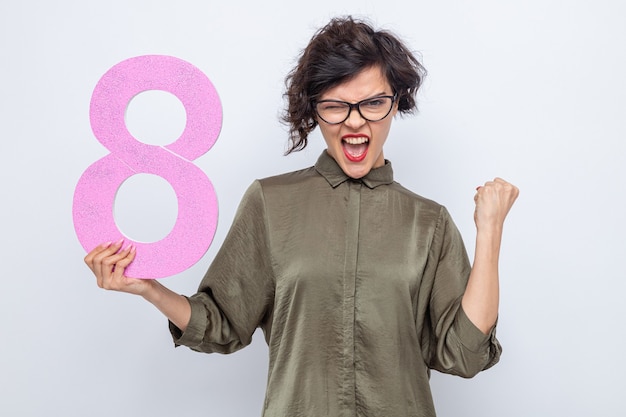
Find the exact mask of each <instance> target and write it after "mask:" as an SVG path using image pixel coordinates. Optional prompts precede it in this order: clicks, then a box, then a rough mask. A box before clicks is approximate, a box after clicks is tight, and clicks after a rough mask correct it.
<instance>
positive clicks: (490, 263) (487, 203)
mask: <svg viewBox="0 0 626 417" xmlns="http://www.w3.org/2000/svg"><path fill="white" fill-rule="evenodd" d="M518 194H519V190H518V189H517V188H516V187H515V186H513V185H512V184H509V183H507V182H506V181H504V180H502V179H500V178H496V179H494V180H493V181H489V182H487V183H485V185H484V186H481V187H478V188H477V193H476V196H475V197H474V201H475V202H476V210H475V211H474V222H475V223H476V250H475V253H474V264H473V267H472V271H471V273H470V276H469V281H468V283H467V288H466V290H465V294H464V295H463V300H462V306H463V310H464V311H465V314H466V315H467V317H468V318H469V319H470V320H471V322H472V323H474V325H475V326H476V327H478V328H479V329H480V330H481V331H482V332H483V333H485V334H488V333H489V331H490V330H491V328H492V327H493V326H494V324H495V323H496V319H497V317H498V304H499V292H500V291H499V278H498V258H499V255H500V243H501V240H502V228H503V225H504V220H505V218H506V216H507V214H508V212H509V210H510V209H511V206H512V205H513V203H514V202H515V199H516V198H517V196H518Z"/></svg>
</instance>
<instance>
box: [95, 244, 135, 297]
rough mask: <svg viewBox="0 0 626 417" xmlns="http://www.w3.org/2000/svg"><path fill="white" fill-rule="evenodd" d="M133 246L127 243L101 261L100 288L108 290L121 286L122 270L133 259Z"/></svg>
mask: <svg viewBox="0 0 626 417" xmlns="http://www.w3.org/2000/svg"><path fill="white" fill-rule="evenodd" d="M133 248H134V246H133V245H132V244H130V243H129V244H128V245H127V246H125V247H124V248H123V249H122V250H120V251H119V252H118V253H116V254H115V255H113V256H110V257H108V258H107V259H105V260H104V261H103V274H102V288H105V289H109V290H111V289H113V290H117V289H120V288H121V286H122V282H121V281H122V278H123V277H124V270H125V268H126V267H127V266H128V264H130V262H132V260H133V259H134V250H133Z"/></svg>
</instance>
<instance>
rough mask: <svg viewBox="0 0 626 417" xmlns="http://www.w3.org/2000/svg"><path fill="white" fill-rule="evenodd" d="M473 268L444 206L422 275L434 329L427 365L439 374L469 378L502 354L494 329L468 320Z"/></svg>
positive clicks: (430, 339) (430, 334)
mask: <svg viewBox="0 0 626 417" xmlns="http://www.w3.org/2000/svg"><path fill="white" fill-rule="evenodd" d="M470 271H471V266H470V263H469V259H468V257H467V252H466V250H465V246H464V244H463V240H462V238H461V235H460V233H459V231H458V229H457V228H456V226H455V225H454V223H453V221H452V219H451V217H450V215H449V213H448V211H447V210H446V209H445V208H444V207H442V208H441V211H440V214H439V219H438V223H437V227H436V228H435V232H434V236H433V242H432V245H431V247H430V253H429V257H428V261H427V265H426V271H425V274H424V278H425V281H427V282H430V284H429V285H430V286H431V290H430V293H429V309H428V314H429V317H430V327H429V329H428V331H426V332H425V335H426V337H427V338H428V339H429V340H424V341H423V343H425V344H426V345H427V346H428V347H429V349H428V355H429V358H428V360H429V366H430V367H431V368H432V369H436V370H438V371H440V372H444V373H449V374H454V375H459V376H462V377H465V378H470V377H472V376H474V375H476V374H477V373H478V372H480V371H482V370H485V369H487V368H490V367H491V366H493V365H495V364H496V363H497V362H498V360H499V358H500V354H501V352H502V348H501V346H500V344H499V342H498V340H497V339H496V330H495V325H494V327H493V328H492V329H491V331H490V333H489V334H484V333H483V332H481V331H480V329H478V328H477V327H476V326H475V325H474V324H473V323H472V322H471V321H470V319H469V318H468V317H467V315H466V314H465V312H464V311H463V308H462V306H461V300H462V298H463V293H464V292H465V287H466V286H467V281H468V279H469V274H470Z"/></svg>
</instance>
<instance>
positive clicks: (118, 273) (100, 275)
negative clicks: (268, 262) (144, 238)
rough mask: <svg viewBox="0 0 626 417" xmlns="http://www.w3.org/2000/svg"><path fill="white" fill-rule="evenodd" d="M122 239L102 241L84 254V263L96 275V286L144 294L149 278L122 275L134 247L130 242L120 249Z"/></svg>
mask: <svg viewBox="0 0 626 417" xmlns="http://www.w3.org/2000/svg"><path fill="white" fill-rule="evenodd" d="M123 243H124V240H123V239H122V240H120V241H118V242H116V243H110V242H109V243H104V244H101V245H99V246H97V247H96V248H95V249H93V250H92V251H91V252H89V253H88V254H87V256H85V263H86V264H87V266H88V267H89V269H91V271H92V272H93V273H94V275H95V276H96V280H97V282H98V287H100V288H104V289H106V290H114V291H122V292H127V293H131V294H137V295H144V294H145V293H146V291H147V290H148V289H149V287H150V285H151V281H152V280H149V279H136V278H129V277H127V276H125V275H124V271H125V269H126V267H127V266H128V265H129V264H130V263H131V262H132V261H133V259H135V254H136V251H135V247H134V246H133V245H131V244H128V245H126V247H124V248H123V249H122V244H123Z"/></svg>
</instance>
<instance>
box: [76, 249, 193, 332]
mask: <svg viewBox="0 0 626 417" xmlns="http://www.w3.org/2000/svg"><path fill="white" fill-rule="evenodd" d="M123 243H124V242H123V240H120V241H118V242H116V243H105V244H102V245H99V246H98V247H96V248H95V249H94V250H92V251H91V252H89V253H88V254H87V256H85V263H86V264H87V266H88V267H89V269H91V271H92V272H93V273H94V275H95V276H96V279H97V282H98V286H99V287H100V288H104V289H107V290H113V291H121V292H126V293H129V294H135V295H140V296H142V297H143V298H144V299H146V300H147V301H149V302H150V303H152V304H153V305H154V306H155V307H156V308H157V309H159V311H161V312H162V313H163V314H164V315H165V316H166V317H167V318H168V319H169V320H170V321H171V322H172V323H174V324H175V325H176V326H177V327H178V328H180V329H181V330H183V331H184V330H185V329H186V327H187V324H188V323H189V319H190V317H191V307H190V305H189V301H187V299H186V298H185V297H183V296H182V295H180V294H176V293H175V292H173V291H171V290H169V289H168V288H166V287H165V286H163V285H162V284H161V283H159V282H158V281H157V280H154V279H136V278H129V277H127V276H125V275H124V270H125V269H126V267H127V266H128V265H129V264H130V263H131V262H132V261H133V259H135V253H136V252H135V247H134V246H132V245H127V246H126V247H124V248H123V249H122V244H123Z"/></svg>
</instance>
